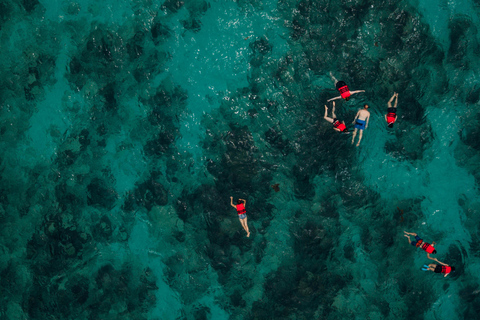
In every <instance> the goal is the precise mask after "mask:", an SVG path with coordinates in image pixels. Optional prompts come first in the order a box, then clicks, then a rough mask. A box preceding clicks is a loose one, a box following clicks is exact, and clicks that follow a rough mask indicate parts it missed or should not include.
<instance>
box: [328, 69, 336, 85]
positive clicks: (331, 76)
mask: <svg viewBox="0 0 480 320" xmlns="http://www.w3.org/2000/svg"><path fill="white" fill-rule="evenodd" d="M330 78H332V80H333V82H335V86H337V82H338V80H337V78H335V77H334V76H333V74H332V72H331V71H330Z"/></svg>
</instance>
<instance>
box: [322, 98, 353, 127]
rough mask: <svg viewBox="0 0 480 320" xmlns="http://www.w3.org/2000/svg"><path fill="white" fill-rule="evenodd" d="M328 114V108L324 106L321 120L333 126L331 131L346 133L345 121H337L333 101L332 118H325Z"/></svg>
mask: <svg viewBox="0 0 480 320" xmlns="http://www.w3.org/2000/svg"><path fill="white" fill-rule="evenodd" d="M327 113H328V108H327V106H326V105H325V115H324V116H323V118H324V119H325V120H327V121H328V122H330V123H331V124H333V130H335V131H338V132H345V133H348V129H347V126H346V125H345V121H340V120H338V119H337V116H336V115H335V101H333V109H332V117H331V118H329V117H328V116H327Z"/></svg>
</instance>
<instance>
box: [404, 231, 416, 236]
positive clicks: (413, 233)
mask: <svg viewBox="0 0 480 320" xmlns="http://www.w3.org/2000/svg"><path fill="white" fill-rule="evenodd" d="M403 232H404V233H405V234H409V235H411V236H414V237H415V236H417V234H416V233H415V232H407V231H403Z"/></svg>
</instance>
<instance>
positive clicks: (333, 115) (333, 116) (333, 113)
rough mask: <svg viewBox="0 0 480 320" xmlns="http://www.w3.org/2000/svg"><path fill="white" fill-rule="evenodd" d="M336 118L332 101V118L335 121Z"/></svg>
mask: <svg viewBox="0 0 480 320" xmlns="http://www.w3.org/2000/svg"><path fill="white" fill-rule="evenodd" d="M336 117H337V116H336V115H335V101H333V108H332V118H333V119H335V118H336Z"/></svg>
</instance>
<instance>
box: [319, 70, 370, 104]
mask: <svg viewBox="0 0 480 320" xmlns="http://www.w3.org/2000/svg"><path fill="white" fill-rule="evenodd" d="M330 77H331V78H332V80H333V81H334V82H335V88H337V90H338V92H340V95H339V96H338V97H335V98H332V99H330V100H327V102H330V101H333V100H337V99H345V100H346V101H348V100H349V99H350V96H352V95H353V94H356V93H359V92H365V90H356V91H350V89H349V88H348V86H347V84H346V83H345V82H344V81H338V80H337V79H336V78H335V77H334V76H333V74H332V73H331V72H330Z"/></svg>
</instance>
